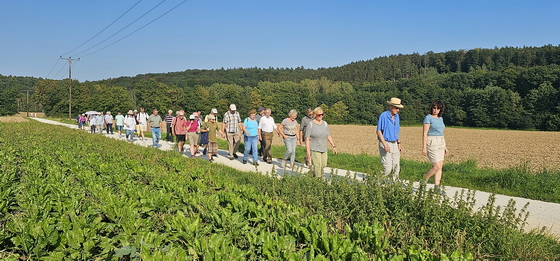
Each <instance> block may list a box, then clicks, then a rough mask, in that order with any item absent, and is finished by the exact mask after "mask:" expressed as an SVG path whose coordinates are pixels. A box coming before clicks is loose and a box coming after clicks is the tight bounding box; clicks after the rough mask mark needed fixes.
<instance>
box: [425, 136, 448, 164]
mask: <svg viewBox="0 0 560 261" xmlns="http://www.w3.org/2000/svg"><path fill="white" fill-rule="evenodd" d="M426 148H427V150H428V159H429V160H430V162H431V163H435V162H440V161H443V158H444V157H445V148H446V145H445V138H444V137H443V136H428V141H427V142H426Z"/></svg>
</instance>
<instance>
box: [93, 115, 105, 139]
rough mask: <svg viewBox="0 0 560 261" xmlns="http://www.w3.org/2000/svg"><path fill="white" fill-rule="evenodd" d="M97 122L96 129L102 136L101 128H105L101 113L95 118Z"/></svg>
mask: <svg viewBox="0 0 560 261" xmlns="http://www.w3.org/2000/svg"><path fill="white" fill-rule="evenodd" d="M95 120H96V121H97V123H96V125H97V129H98V130H99V134H103V128H105V119H104V117H103V113H102V112H100V113H99V115H98V116H97V117H96V118H95Z"/></svg>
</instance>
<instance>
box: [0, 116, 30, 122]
mask: <svg viewBox="0 0 560 261" xmlns="http://www.w3.org/2000/svg"><path fill="white" fill-rule="evenodd" d="M26 121H29V120H27V119H26V118H23V117H17V116H7V117H0V122H26Z"/></svg>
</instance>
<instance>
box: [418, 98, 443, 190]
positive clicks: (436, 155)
mask: <svg viewBox="0 0 560 261" xmlns="http://www.w3.org/2000/svg"><path fill="white" fill-rule="evenodd" d="M443 111H444V106H443V103H442V102H441V101H439V100H435V101H434V102H432V105H431V106H430V114H428V115H426V117H425V118H424V122H423V123H424V125H423V128H422V134H423V135H422V154H423V155H424V156H428V159H429V160H430V162H431V163H432V168H431V169H430V170H428V172H427V173H426V176H425V177H424V179H425V182H427V181H428V180H429V179H430V178H431V177H432V176H434V184H435V185H436V186H439V184H440V181H441V172H442V167H443V159H444V157H445V155H446V154H448V153H449V151H448V150H447V146H446V144H445V138H444V136H443V131H444V130H445V124H444V123H443V118H442V117H441V116H442V115H443Z"/></svg>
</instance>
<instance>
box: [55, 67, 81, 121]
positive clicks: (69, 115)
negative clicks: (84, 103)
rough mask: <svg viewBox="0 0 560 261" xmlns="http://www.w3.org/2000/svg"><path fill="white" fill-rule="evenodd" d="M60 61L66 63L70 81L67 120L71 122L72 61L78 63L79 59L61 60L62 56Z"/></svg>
mask: <svg viewBox="0 0 560 261" xmlns="http://www.w3.org/2000/svg"><path fill="white" fill-rule="evenodd" d="M60 59H63V60H67V61H68V79H69V80H70V84H69V85H70V86H69V92H68V119H69V120H71V119H72V61H79V60H80V58H78V59H72V57H68V58H62V56H60Z"/></svg>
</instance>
